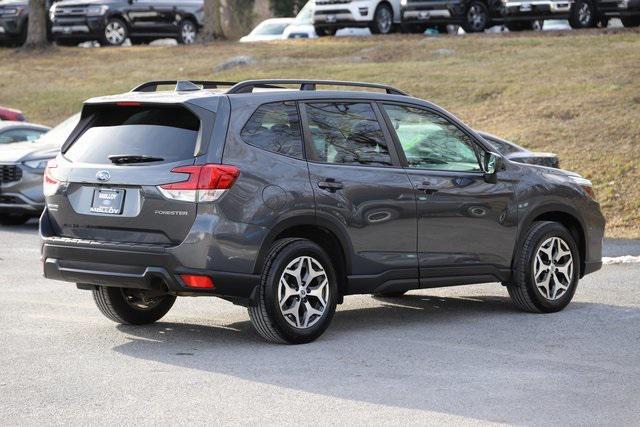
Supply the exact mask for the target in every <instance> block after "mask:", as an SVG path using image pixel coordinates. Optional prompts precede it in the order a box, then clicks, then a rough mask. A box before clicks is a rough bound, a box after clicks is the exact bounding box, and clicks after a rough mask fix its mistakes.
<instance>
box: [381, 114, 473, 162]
mask: <svg viewBox="0 0 640 427" xmlns="http://www.w3.org/2000/svg"><path fill="white" fill-rule="evenodd" d="M384 109H385V111H386V112H387V114H388V115H389V119H390V120H391V123H392V125H393V127H394V129H395V132H396V134H397V135H398V139H399V140H400V144H401V145H402V149H403V150H404V153H405V155H406V157H407V162H408V163H409V167H411V168H417V169H431V170H445V171H446V170H450V171H458V172H475V171H478V172H479V171H481V169H480V163H479V162H478V156H477V154H476V151H475V148H474V147H475V145H474V143H473V141H472V139H471V137H469V136H468V135H467V134H465V133H464V132H462V131H461V130H460V129H459V128H458V127H456V126H455V125H454V124H453V123H451V122H450V121H448V120H447V119H445V118H444V117H441V116H439V115H437V114H434V113H431V112H429V111H426V110H422V109H419V108H414V107H408V106H404V105H385V106H384Z"/></svg>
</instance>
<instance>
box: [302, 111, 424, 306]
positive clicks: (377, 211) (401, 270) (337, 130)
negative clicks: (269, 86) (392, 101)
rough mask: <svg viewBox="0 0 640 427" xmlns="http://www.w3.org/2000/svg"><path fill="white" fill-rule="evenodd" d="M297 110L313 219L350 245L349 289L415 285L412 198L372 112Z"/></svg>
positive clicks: (395, 157) (389, 145) (378, 118)
mask: <svg viewBox="0 0 640 427" xmlns="http://www.w3.org/2000/svg"><path fill="white" fill-rule="evenodd" d="M302 105H303V108H301V112H302V114H303V123H305V139H306V142H307V144H306V154H307V159H308V161H309V173H310V179H311V186H312V187H313V191H314V196H315V201H316V214H317V216H318V218H319V220H320V221H329V222H331V223H332V224H335V225H336V226H337V227H339V228H340V229H342V230H343V232H344V233H345V234H346V235H348V237H349V239H350V242H351V245H352V254H353V259H352V263H351V264H352V273H353V275H354V277H352V278H351V280H350V289H349V291H350V292H351V293H358V292H371V291H373V290H374V289H376V288H377V287H378V286H400V287H402V288H403V289H410V288H412V287H416V284H417V279H418V275H417V266H418V265H417V261H416V243H417V242H416V204H415V196H414V192H413V188H412V186H411V182H410V181H409V178H408V177H407V174H406V173H405V171H404V170H403V169H402V168H401V167H399V163H398V158H397V156H396V154H395V151H394V150H393V147H392V145H391V144H389V141H390V139H389V134H388V133H387V131H386V127H384V126H381V122H380V119H381V118H382V116H381V115H380V112H379V110H378V109H377V106H376V105H375V104H373V103H370V102H368V101H353V100H350V101H319V102H318V101H309V102H306V103H303V104H302Z"/></svg>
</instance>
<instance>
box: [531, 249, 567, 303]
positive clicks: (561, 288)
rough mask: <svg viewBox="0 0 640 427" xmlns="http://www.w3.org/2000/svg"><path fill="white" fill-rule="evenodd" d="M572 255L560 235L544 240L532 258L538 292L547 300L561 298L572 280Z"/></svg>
mask: <svg viewBox="0 0 640 427" xmlns="http://www.w3.org/2000/svg"><path fill="white" fill-rule="evenodd" d="M573 270H574V269H573V256H572V255H571V249H570V248H569V245H568V244H567V242H565V241H564V240H563V239H562V238H560V237H550V238H548V239H547V240H545V241H544V242H543V243H542V244H541V245H540V247H539V248H538V251H537V252H536V257H535V260H534V268H533V277H534V281H535V284H536V289H538V292H540V294H541V295H542V296H543V297H544V298H546V299H547V300H549V301H554V300H557V299H559V298H561V297H562V296H563V295H564V294H565V293H566V292H567V290H568V289H569V286H571V283H572V282H573V274H574V271H573Z"/></svg>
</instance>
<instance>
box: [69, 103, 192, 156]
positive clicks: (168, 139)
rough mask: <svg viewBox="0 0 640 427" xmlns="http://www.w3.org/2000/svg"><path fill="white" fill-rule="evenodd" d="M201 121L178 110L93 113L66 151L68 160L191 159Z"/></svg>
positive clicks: (131, 109) (126, 109)
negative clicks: (88, 122) (113, 157)
mask: <svg viewBox="0 0 640 427" xmlns="http://www.w3.org/2000/svg"><path fill="white" fill-rule="evenodd" d="M199 129H200V121H199V119H198V117H196V116H195V115H194V114H193V113H191V112H190V111H188V110H186V109H184V108H179V107H156V106H136V107H117V108H111V109H100V110H96V111H95V112H94V114H93V116H92V120H91V125H90V127H89V128H88V129H87V130H86V131H84V133H83V134H82V135H80V137H78V139H76V141H75V142H73V144H72V145H71V146H70V147H69V148H68V149H67V151H66V152H65V156H66V157H67V158H68V159H69V160H71V161H77V162H86V163H111V161H110V160H109V156H125V155H126V156H145V157H153V158H156V159H158V161H165V162H171V161H179V160H185V159H188V158H192V157H193V156H194V152H195V147H196V141H197V139H198V130H199Z"/></svg>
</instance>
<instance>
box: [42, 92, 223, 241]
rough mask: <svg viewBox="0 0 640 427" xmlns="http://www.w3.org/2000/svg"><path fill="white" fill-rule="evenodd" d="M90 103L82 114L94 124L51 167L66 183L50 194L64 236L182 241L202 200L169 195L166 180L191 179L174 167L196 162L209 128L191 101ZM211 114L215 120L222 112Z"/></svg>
mask: <svg viewBox="0 0 640 427" xmlns="http://www.w3.org/2000/svg"><path fill="white" fill-rule="evenodd" d="M86 108H87V107H85V109H86ZM91 108H92V109H90V110H88V111H87V110H85V116H86V115H89V118H88V119H87V118H86V117H85V118H83V122H89V123H90V125H89V126H88V128H86V129H85V130H84V131H83V132H82V134H81V135H80V136H79V137H77V138H76V139H75V141H73V142H72V143H71V144H70V145H68V146H65V147H63V153H62V157H61V158H60V157H59V158H58V165H57V168H55V169H53V170H52V171H51V172H47V173H48V174H49V173H51V174H52V176H54V177H55V179H58V180H59V181H60V182H61V184H60V189H59V191H58V192H57V194H56V195H54V196H51V197H48V199H47V205H48V209H49V212H50V217H51V219H52V223H53V225H54V227H55V228H56V231H57V232H58V235H60V236H64V237H71V238H80V239H90V240H98V241H115V242H130V243H149V244H160V245H168V246H172V245H176V244H178V243H180V242H182V241H183V240H184V238H185V237H186V235H187V233H188V232H189V230H190V228H191V226H192V224H193V222H194V220H195V217H196V210H197V204H196V203H190V202H188V201H183V200H175V199H171V198H168V197H166V196H165V195H164V194H163V193H162V191H161V189H160V188H159V186H162V185H166V184H169V183H175V182H180V181H185V180H187V179H188V178H189V175H188V174H184V173H172V170H173V169H174V168H177V167H180V166H188V165H193V164H194V162H195V161H196V157H195V153H196V151H197V148H198V145H199V141H201V140H203V139H207V135H205V134H204V131H203V129H208V127H207V126H201V119H200V117H198V116H197V115H196V114H194V113H193V112H191V111H189V110H188V109H187V108H185V107H184V106H173V105H144V104H143V105H140V104H136V103H133V104H131V105H129V104H127V105H125V106H115V105H113V104H110V105H103V106H96V107H91ZM200 114H203V113H200ZM205 119H206V120H210V121H211V122H213V121H214V120H215V113H213V112H211V113H210V115H209V117H205Z"/></svg>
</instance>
